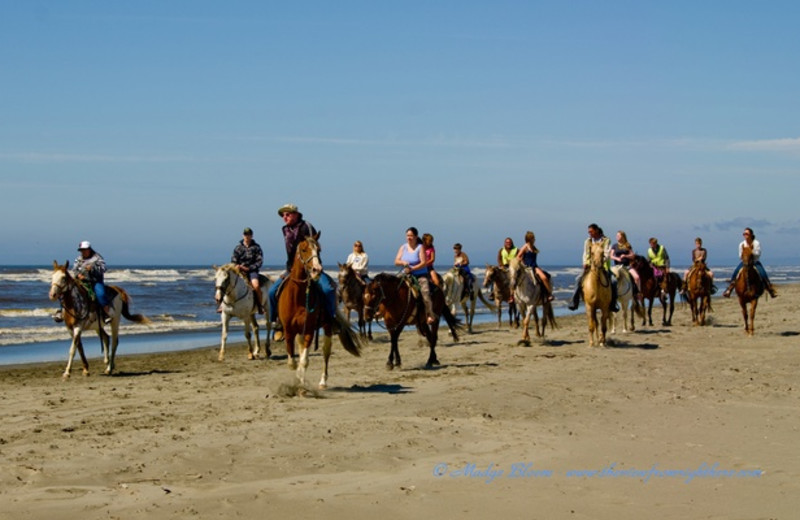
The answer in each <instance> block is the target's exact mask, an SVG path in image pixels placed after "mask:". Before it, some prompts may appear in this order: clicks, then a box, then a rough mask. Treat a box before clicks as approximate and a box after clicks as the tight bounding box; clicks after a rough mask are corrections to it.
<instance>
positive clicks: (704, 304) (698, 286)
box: [686, 260, 712, 325]
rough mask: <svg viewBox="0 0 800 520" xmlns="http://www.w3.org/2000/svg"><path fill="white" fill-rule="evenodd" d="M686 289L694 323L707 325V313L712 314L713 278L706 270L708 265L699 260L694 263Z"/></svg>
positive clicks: (687, 277)
mask: <svg viewBox="0 0 800 520" xmlns="http://www.w3.org/2000/svg"><path fill="white" fill-rule="evenodd" d="M686 289H687V291H686V292H687V293H688V298H689V307H690V308H691V310H692V323H693V324H695V325H705V324H706V312H711V310H712V309H711V276H709V274H708V270H707V269H706V263H705V262H703V261H702V260H698V261H696V262H695V263H694V265H693V266H692V268H691V269H690V270H689V274H688V275H687V276H686Z"/></svg>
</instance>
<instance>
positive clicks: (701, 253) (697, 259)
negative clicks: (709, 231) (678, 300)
mask: <svg viewBox="0 0 800 520" xmlns="http://www.w3.org/2000/svg"><path fill="white" fill-rule="evenodd" d="M698 263H702V264H703V267H704V268H705V270H706V274H708V276H709V278H711V294H714V293H715V292H717V289H716V287H714V273H713V272H712V271H711V269H709V268H708V250H707V249H706V248H705V247H703V239H702V238H700V237H697V238H695V239H694V249H692V265H691V267H689V268H688V269H687V270H686V271H684V272H683V286H682V287H681V294H683V295H686V293H687V292H688V290H689V285H688V284H689V273H690V272H691V271H692V269H693V268H694V266H695V265H697V264H698Z"/></svg>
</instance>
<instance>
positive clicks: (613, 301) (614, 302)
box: [606, 271, 619, 312]
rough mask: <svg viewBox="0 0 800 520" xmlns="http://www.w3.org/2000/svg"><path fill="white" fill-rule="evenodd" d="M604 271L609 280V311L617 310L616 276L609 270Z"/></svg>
mask: <svg viewBox="0 0 800 520" xmlns="http://www.w3.org/2000/svg"><path fill="white" fill-rule="evenodd" d="M606 273H607V274H608V279H609V280H610V281H611V312H619V305H617V277H616V276H614V273H612V272H611V271H606Z"/></svg>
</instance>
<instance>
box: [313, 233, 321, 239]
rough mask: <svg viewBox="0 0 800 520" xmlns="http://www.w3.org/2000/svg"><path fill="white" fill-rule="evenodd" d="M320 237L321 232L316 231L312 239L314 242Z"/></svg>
mask: <svg viewBox="0 0 800 520" xmlns="http://www.w3.org/2000/svg"><path fill="white" fill-rule="evenodd" d="M320 235H322V231H317V232H316V233H315V234H314V235H312V237H313V238H314V240H319V237H320Z"/></svg>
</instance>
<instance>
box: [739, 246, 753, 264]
mask: <svg viewBox="0 0 800 520" xmlns="http://www.w3.org/2000/svg"><path fill="white" fill-rule="evenodd" d="M742 264H743V265H745V266H748V267H749V266H751V265H754V264H755V259H754V258H753V248H752V247H750V246H748V245H745V246H742Z"/></svg>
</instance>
